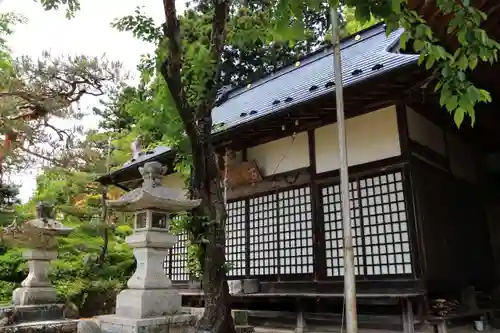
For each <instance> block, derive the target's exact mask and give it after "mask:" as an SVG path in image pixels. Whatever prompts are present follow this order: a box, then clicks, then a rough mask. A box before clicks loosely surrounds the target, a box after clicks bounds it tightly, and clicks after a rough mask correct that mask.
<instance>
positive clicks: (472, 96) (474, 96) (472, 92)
mask: <svg viewBox="0 0 500 333" xmlns="http://www.w3.org/2000/svg"><path fill="white" fill-rule="evenodd" d="M467 97H468V98H469V101H471V102H472V103H471V104H475V103H476V102H477V101H479V100H481V93H480V92H479V90H478V89H477V88H476V87H474V86H473V85H470V86H469V87H468V88H467Z"/></svg>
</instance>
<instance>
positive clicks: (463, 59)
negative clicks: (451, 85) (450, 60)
mask: <svg viewBox="0 0 500 333" xmlns="http://www.w3.org/2000/svg"><path fill="white" fill-rule="evenodd" d="M457 66H458V67H459V68H460V69H462V70H466V69H467V67H468V66H469V61H468V60H467V57H466V56H465V54H462V56H461V57H460V59H459V60H458V61H457Z"/></svg>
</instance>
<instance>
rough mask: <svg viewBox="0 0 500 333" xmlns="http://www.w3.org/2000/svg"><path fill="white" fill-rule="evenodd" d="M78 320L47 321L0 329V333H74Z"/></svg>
mask: <svg viewBox="0 0 500 333" xmlns="http://www.w3.org/2000/svg"><path fill="white" fill-rule="evenodd" d="M77 325H78V320H49V321H38V322H33V323H23V324H17V325H13V326H6V327H0V333H33V332H36V333H76V330H77Z"/></svg>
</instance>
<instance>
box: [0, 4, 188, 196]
mask: <svg viewBox="0 0 500 333" xmlns="http://www.w3.org/2000/svg"><path fill="white" fill-rule="evenodd" d="M0 5H1V7H0V8H1V10H2V12H8V11H12V12H17V13H20V14H22V15H24V16H25V17H26V18H27V19H28V23H27V24H25V25H20V26H18V27H17V28H16V31H15V33H14V34H13V35H12V36H10V38H9V39H8V42H9V46H10V47H11V49H12V51H13V53H14V55H16V56H20V55H28V56H31V57H38V56H39V55H40V54H41V53H42V51H45V50H48V51H50V52H51V53H52V54H53V55H64V54H86V55H89V56H101V55H102V54H106V56H107V58H108V59H110V60H118V61H121V62H122V63H123V65H124V67H125V69H127V70H131V71H134V70H135V66H136V64H137V63H138V61H139V58H140V55H141V54H145V53H149V52H151V51H152V50H153V46H152V45H149V44H146V43H143V42H140V41H138V40H136V39H134V38H133V37H132V35H131V34H129V33H121V32H118V31H117V30H116V29H114V28H112V27H111V26H110V23H111V22H112V21H113V20H114V19H115V18H117V17H122V16H124V15H129V14H133V12H134V10H135V8H136V7H137V6H144V12H145V13H146V14H148V15H150V16H151V17H153V19H154V20H155V22H157V23H161V22H163V20H164V19H163V4H162V1H161V0H155V1H151V0H105V1H103V0H81V7H82V8H81V11H79V12H78V13H77V14H76V17H75V18H74V19H71V20H67V19H66V18H65V16H64V11H63V10H59V11H52V12H45V11H44V10H43V9H42V7H41V5H40V4H39V3H36V2H34V1H32V0H0ZM177 8H178V11H179V12H180V11H182V10H184V8H185V0H177ZM97 121H98V120H97V119H96V118H95V117H89V118H88V119H85V123H86V125H87V127H95V126H96V125H97ZM35 177H36V171H35V172H34V170H27V171H26V172H25V173H24V174H20V175H17V176H15V177H12V180H13V181H15V182H17V183H19V184H21V185H22V187H21V193H20V197H21V199H22V200H23V201H27V200H28V199H29V198H30V196H31V194H32V193H33V190H34V189H35Z"/></svg>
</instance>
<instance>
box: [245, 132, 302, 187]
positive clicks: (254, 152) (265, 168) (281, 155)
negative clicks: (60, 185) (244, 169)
mask: <svg viewBox="0 0 500 333" xmlns="http://www.w3.org/2000/svg"><path fill="white" fill-rule="evenodd" d="M292 141H293V143H292ZM308 145H309V143H308V138H307V132H302V133H298V134H296V136H295V140H292V137H286V138H283V139H279V140H276V141H271V142H268V143H264V144H262V145H258V146H255V147H252V148H249V149H248V150H247V157H248V160H249V161H251V160H255V162H256V163H257V165H258V167H259V170H260V172H261V174H262V176H264V177H265V176H269V175H273V174H275V173H281V172H286V171H291V170H295V169H300V168H305V167H308V166H309V147H308Z"/></svg>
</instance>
